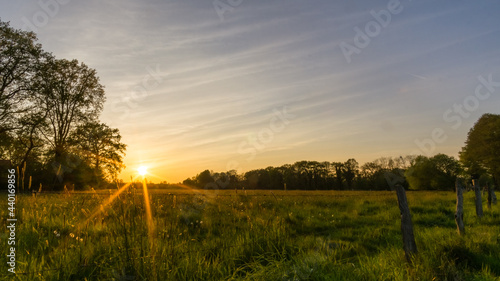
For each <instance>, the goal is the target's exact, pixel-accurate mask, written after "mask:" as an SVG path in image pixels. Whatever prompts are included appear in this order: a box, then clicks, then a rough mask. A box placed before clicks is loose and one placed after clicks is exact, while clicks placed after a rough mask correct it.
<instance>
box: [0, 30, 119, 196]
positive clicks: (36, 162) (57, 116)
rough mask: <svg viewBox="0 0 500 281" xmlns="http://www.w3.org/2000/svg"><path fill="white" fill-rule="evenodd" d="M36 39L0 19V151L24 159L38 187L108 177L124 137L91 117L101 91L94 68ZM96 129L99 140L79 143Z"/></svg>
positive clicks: (91, 182) (96, 110)
mask: <svg viewBox="0 0 500 281" xmlns="http://www.w3.org/2000/svg"><path fill="white" fill-rule="evenodd" d="M36 41H37V38H36V35H35V34H34V33H32V32H25V31H22V30H17V29H14V28H12V27H10V25H9V23H7V22H2V21H0V159H9V160H11V161H12V162H13V163H14V166H18V167H24V166H25V165H26V164H27V165H26V166H27V168H26V169H27V170H26V173H27V174H28V175H31V176H33V178H34V179H35V180H36V181H37V182H38V183H43V184H44V185H45V186H46V188H47V187H48V188H50V187H51V186H52V187H54V188H56V189H63V186H64V185H65V184H68V185H77V187H76V188H83V186H84V185H93V186H94V187H97V186H98V185H103V184H105V182H106V180H114V179H116V174H117V173H118V172H119V171H120V169H121V167H122V162H123V159H122V155H123V154H124V150H125V145H124V144H122V143H120V138H121V137H120V135H119V132H118V130H117V129H111V128H108V127H107V126H106V125H105V124H101V123H99V122H98V117H99V114H100V112H101V110H102V106H103V103H104V101H105V95H104V87H103V86H102V85H101V84H100V82H99V77H98V76H97V73H96V71H95V70H94V69H91V68H89V67H88V66H86V65H85V64H84V63H79V62H78V61H77V60H66V59H56V58H55V57H53V56H52V55H51V54H50V53H47V52H45V51H44V50H43V49H42V46H41V45H40V44H38V43H36ZM79 129H80V130H79ZM86 129H89V130H90V131H89V132H85V133H83V131H84V130H86ZM78 130H79V131H78ZM77 131H78V134H77ZM96 132H98V133H99V134H100V136H101V137H100V138H96V139H94V140H95V141H94V144H97V143H99V145H97V146H93V147H89V146H87V144H88V142H87V143H85V141H89V138H88V137H89V134H91V133H96ZM77 135H78V136H79V137H78V138H77V137H75V136H77ZM85 137H87V139H85ZM91 154H92V155H94V157H93V160H94V162H93V163H92V165H90V163H88V161H90V160H91V159H90V158H91V157H90V156H89V155H91ZM96 159H103V161H100V160H98V161H97V165H96V161H95V160H96ZM89 169H90V170H92V173H89ZM89 175H90V176H89ZM87 176H88V177H87Z"/></svg>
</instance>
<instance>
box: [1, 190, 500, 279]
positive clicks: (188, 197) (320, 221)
mask: <svg viewBox="0 0 500 281" xmlns="http://www.w3.org/2000/svg"><path fill="white" fill-rule="evenodd" d="M113 192H115V191H113ZM110 194H111V192H104V193H102V192H101V193H95V192H94V193H71V194H70V193H63V194H39V195H38V196H37V197H34V196H31V195H29V196H28V195H18V200H17V208H18V209H17V214H16V216H17V219H18V222H17V225H18V228H17V229H16V237H17V244H16V247H17V249H16V251H17V267H16V272H17V275H15V276H14V275H12V274H10V273H9V272H7V268H6V267H5V266H3V267H2V268H3V271H2V272H0V280H498V278H499V276H500V235H499V234H500V211H499V209H500V206H498V205H494V206H493V208H492V210H488V209H487V208H485V214H484V217H483V218H482V219H477V218H476V216H475V209H474V202H473V199H474V198H473V196H474V195H473V193H472V192H468V193H465V199H464V202H465V217H464V219H465V226H466V235H465V236H464V237H460V236H459V235H458V234H457V231H456V225H455V222H454V210H455V194H454V193H452V192H407V196H408V201H409V204H410V209H411V212H412V218H413V223H414V231H415V238H416V243H417V247H418V251H419V252H418V255H416V256H415V257H414V258H413V261H412V264H409V263H407V261H406V260H405V258H404V251H403V249H402V238H401V232H400V215H399V209H398V205H397V199H396V194H395V193H394V192H356V191H331V192H330V191H328V192H326V191H322V192H320V191H317V192H314V191H309V192H305V191H304V192H299V191H288V192H284V191H273V192H271V191H247V192H243V191H238V192H237V193H236V192H235V191H234V190H233V191H202V192H195V191H189V192H187V191H184V190H182V191H168V192H167V191H154V190H152V191H150V194H149V197H150V199H151V200H150V206H151V213H150V215H148V210H147V209H148V208H146V205H147V204H146V203H145V200H144V197H143V194H142V192H141V191H140V190H132V191H130V190H128V191H125V192H123V193H121V194H120V195H119V196H118V197H116V198H115V200H113V201H112V202H111V203H110V204H107V203H108V202H109V201H110V200H109V199H110V197H111V196H110ZM1 196H4V197H5V199H6V198H7V194H3V195H1ZM6 201H7V200H3V199H2V200H1V202H2V205H1V216H2V218H6V217H7V205H6ZM2 229H3V230H4V231H2V233H1V238H2V239H1V243H3V244H4V245H2V247H0V248H1V249H2V252H1V255H2V258H1V262H2V264H3V265H5V264H6V262H7V258H6V255H7V241H6V240H7V239H6V238H7V237H8V236H7V235H8V232H7V230H6V221H5V220H2Z"/></svg>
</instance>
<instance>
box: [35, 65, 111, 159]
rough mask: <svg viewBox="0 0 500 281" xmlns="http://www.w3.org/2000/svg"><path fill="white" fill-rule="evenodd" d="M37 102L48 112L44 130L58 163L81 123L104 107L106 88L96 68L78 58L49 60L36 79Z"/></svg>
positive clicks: (92, 119)
mask: <svg viewBox="0 0 500 281" xmlns="http://www.w3.org/2000/svg"><path fill="white" fill-rule="evenodd" d="M36 87H37V88H38V89H39V90H40V95H39V97H38V100H37V103H38V106H39V107H40V108H42V109H43V110H44V111H45V112H47V122H48V126H47V127H46V130H45V131H44V132H43V135H44V136H45V139H46V140H47V141H48V143H49V144H50V145H51V147H52V150H53V153H54V159H55V161H56V162H60V161H62V157H63V156H64V155H65V153H67V152H68V139H69V137H70V135H71V133H72V132H73V131H74V130H76V128H77V127H78V126H79V125H83V124H86V123H88V122H92V121H95V119H96V118H97V117H98V116H99V113H100V112H101V110H102V106H103V103H104V101H105V97H104V87H103V86H102V85H101V84H100V83H99V78H98V77H97V75H96V71H95V70H94V69H91V68H89V67H87V66H86V65H85V64H83V63H81V64H80V63H78V61H77V60H71V61H69V60H65V59H62V60H56V59H51V60H49V61H47V62H46V63H45V64H44V66H43V68H42V74H41V75H40V76H39V77H38V80H37V81H36Z"/></svg>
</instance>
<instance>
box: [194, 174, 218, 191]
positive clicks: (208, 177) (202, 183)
mask: <svg viewBox="0 0 500 281" xmlns="http://www.w3.org/2000/svg"><path fill="white" fill-rule="evenodd" d="M214 182H215V181H214V178H213V177H212V173H211V172H210V171H209V170H205V171H203V172H201V173H200V174H198V175H197V176H196V185H197V186H198V187H201V188H205V187H207V185H208V184H210V183H214Z"/></svg>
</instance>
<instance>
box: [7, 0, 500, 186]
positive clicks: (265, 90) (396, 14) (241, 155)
mask: <svg viewBox="0 0 500 281" xmlns="http://www.w3.org/2000/svg"><path fill="white" fill-rule="evenodd" d="M499 12H500V2H498V1H494V0H489V1H487V0H479V1H465V0H456V1H451V0H442V1H437V0H421V1H418V0H401V1H398V0H390V1H387V0H380V1H379V0H370V1H368V0H366V1H353V0H338V1H332V0H317V1H304V0H288V1H283V0H282V1H277V0H267V1H264V0H215V1H212V0H210V1H208V0H196V1H195V0H183V1H180V0H171V1H166V0H163V1H160V0H156V1H155V0H145V1H132V0H120V1H118V0H109V1H97V0H89V1H76V0H40V1H34V0H31V1H28V0H18V1H7V0H0V18H1V20H2V21H10V24H11V26H13V27H15V28H22V29H25V30H30V31H35V32H36V33H37V35H38V38H39V42H40V43H41V44H42V45H43V48H44V50H46V51H49V52H52V53H53V54H54V55H55V56H56V57H57V58H65V59H77V60H79V61H81V62H84V63H85V64H86V65H88V66H89V67H91V68H94V69H96V70H97V74H98V76H99V77H100V81H101V83H102V84H103V85H104V86H105V90H106V97H107V100H106V103H105V106H104V110H103V112H102V114H101V117H100V118H101V120H102V121H103V122H105V123H106V124H108V125H109V126H111V127H113V128H118V129H119V130H120V132H121V135H122V137H123V138H122V142H124V143H125V144H127V152H126V156H125V158H124V162H125V165H126V166H127V168H126V169H125V170H124V171H123V172H122V174H121V175H120V177H121V178H122V179H125V180H126V179H128V178H130V176H131V175H136V174H137V167H139V166H141V165H144V166H148V167H149V173H150V175H149V180H151V181H154V182H159V181H167V182H180V181H182V180H184V179H186V178H188V177H191V176H194V175H196V174H198V173H199V172H201V171H203V170H205V169H210V170H213V171H219V172H220V171H227V170H231V169H236V170H238V172H240V173H242V172H245V171H249V170H252V169H257V168H265V167H267V166H280V165H283V164H287V163H294V162H296V161H301V160H311V161H313V160H314V161H330V162H333V161H335V162H340V161H342V162H343V161H346V160H348V159H349V158H355V159H356V160H357V161H358V162H359V163H360V164H363V163H365V162H368V161H372V160H375V159H376V158H379V157H384V156H393V157H398V156H400V155H403V156H404V155H409V154H421V155H427V156H432V155H434V154H437V153H445V154H448V155H451V156H455V157H457V156H458V152H459V151H460V149H461V147H462V146H463V144H464V142H465V140H466V137H467V132H468V131H469V130H470V128H471V127H472V126H473V125H474V123H475V122H476V121H477V119H478V118H479V117H480V116H481V115H482V114H484V113H495V114H499V113H500V112H499V111H500V110H499V109H500V68H499V65H500V17H499V16H498V13H499Z"/></svg>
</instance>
